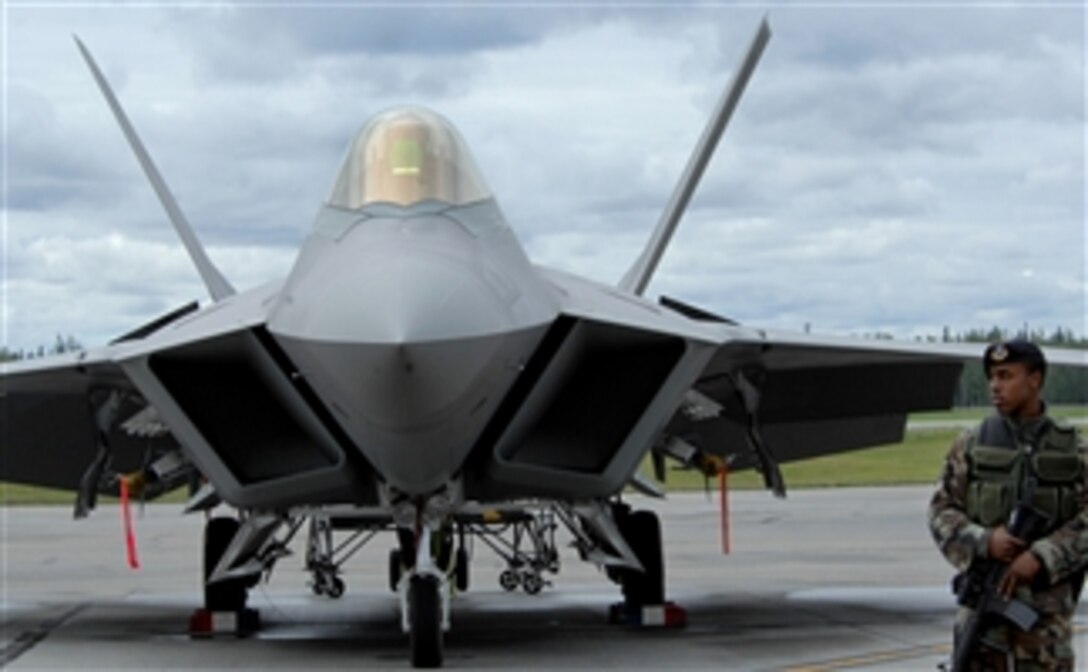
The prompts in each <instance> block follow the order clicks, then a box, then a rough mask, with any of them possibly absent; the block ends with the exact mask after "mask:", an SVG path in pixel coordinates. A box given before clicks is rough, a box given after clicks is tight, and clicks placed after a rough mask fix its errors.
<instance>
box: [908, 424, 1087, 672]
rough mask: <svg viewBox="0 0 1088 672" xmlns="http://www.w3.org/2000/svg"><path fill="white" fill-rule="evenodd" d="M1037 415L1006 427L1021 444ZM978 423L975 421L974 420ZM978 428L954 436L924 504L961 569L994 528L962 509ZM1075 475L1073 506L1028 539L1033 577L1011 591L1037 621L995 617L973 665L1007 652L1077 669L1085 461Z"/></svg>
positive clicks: (1025, 663)
mask: <svg viewBox="0 0 1088 672" xmlns="http://www.w3.org/2000/svg"><path fill="white" fill-rule="evenodd" d="M1044 422H1049V420H1047V419H1045V417H1043V418H1035V419H1032V420H1030V421H1027V422H1024V423H1022V424H1016V423H1012V424H1010V429H1011V430H1012V431H1013V432H1014V433H1015V435H1016V437H1017V439H1016V440H1017V441H1018V442H1019V443H1021V445H1023V443H1026V441H1025V437H1027V436H1032V435H1034V433H1035V432H1037V430H1038V428H1039V427H1040V426H1041V423H1044ZM980 429H981V428H980ZM977 435H978V431H967V432H964V433H963V435H961V436H960V437H959V438H958V439H957V440H956V441H955V442H954V443H953V444H952V448H951V450H949V452H948V457H947V458H946V461H945V465H944V471H943V473H942V475H941V480H940V483H939V484H938V488H937V491H936V493H934V495H933V500H932V501H931V502H930V507H929V528H930V532H931V533H932V535H933V539H934V541H936V543H937V546H938V547H939V548H940V550H941V552H942V553H943V554H944V556H945V558H947V560H948V561H949V562H950V563H951V564H952V565H953V566H955V568H956V569H957V570H958V571H960V572H963V571H966V570H967V568H968V567H969V566H970V565H971V563H972V562H973V561H974V560H975V559H978V558H985V557H986V556H987V555H988V545H989V540H990V535H991V534H992V531H991V530H992V528H987V527H984V526H983V525H982V524H980V522H979V521H978V520H975V519H972V517H971V516H969V515H968V510H969V506H968V498H969V490H970V487H971V483H972V475H971V474H972V470H971V463H970V457H969V453H970V451H971V447H972V446H973V445H974V443H975V441H976V437H977ZM1078 448H1079V453H1080V460H1081V462H1082V464H1083V462H1084V454H1085V453H1084V451H1085V446H1084V444H1079V446H1078ZM1080 474H1081V476H1080V479H1079V480H1078V482H1077V483H1076V487H1075V490H1076V502H1077V507H1078V508H1077V509H1076V510H1075V511H1074V512H1073V515H1072V516H1070V517H1067V519H1065V520H1062V521H1059V524H1058V527H1057V529H1055V530H1054V531H1053V532H1051V533H1050V534H1049V535H1047V536H1045V537H1043V538H1041V539H1039V540H1037V541H1036V542H1035V543H1033V544H1032V545H1031V552H1033V553H1034V554H1035V555H1036V556H1037V557H1038V558H1039V560H1040V562H1041V563H1042V569H1040V572H1039V574H1040V576H1039V577H1038V578H1037V579H1036V581H1035V585H1033V586H1030V587H1025V586H1021V587H1019V588H1017V590H1016V597H1017V598H1018V599H1020V600H1022V601H1024V602H1025V603H1027V604H1029V605H1031V606H1032V607H1033V608H1034V609H1035V610H1036V611H1037V612H1039V614H1040V619H1039V621H1038V623H1037V624H1036V626H1035V627H1034V628H1033V629H1032V630H1030V631H1028V632H1020V631H1019V630H1017V629H1016V628H1015V627H1009V626H1006V625H998V626H994V627H991V628H989V629H988V630H987V631H985V632H984V633H983V635H982V641H983V642H985V643H986V644H988V645H989V647H979V650H978V652H977V653H976V654H975V656H974V657H973V658H972V660H973V664H972V669H974V670H985V671H987V672H989V671H990V670H1005V669H1009V668H1008V664H1007V660H1008V657H1007V655H1006V654H1005V653H1003V651H1008V652H1010V653H1011V655H1012V658H1013V660H1014V661H1015V668H1014V669H1015V670H1017V672H1028V671H1030V672H1033V671H1035V670H1056V671H1062V672H1066V671H1068V672H1072V670H1073V669H1075V664H1074V655H1073V648H1072V619H1073V613H1074V611H1075V610H1076V601H1077V598H1078V597H1079V595H1078V592H1079V585H1077V584H1079V580H1078V576H1079V575H1080V574H1081V572H1082V571H1083V568H1084V566H1085V564H1086V563H1088V469H1086V468H1081V469H1080ZM970 615H971V611H970V610H969V609H967V608H962V607H961V609H960V612H959V613H958V614H957V618H956V633H957V635H958V634H959V632H960V631H961V628H962V626H963V625H964V624H965V623H966V621H967V619H968V618H969V616H970Z"/></svg>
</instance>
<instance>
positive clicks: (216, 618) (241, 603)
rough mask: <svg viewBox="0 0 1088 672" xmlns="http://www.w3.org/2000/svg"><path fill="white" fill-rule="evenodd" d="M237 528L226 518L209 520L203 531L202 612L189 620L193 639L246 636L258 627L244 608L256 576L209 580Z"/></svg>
mask: <svg viewBox="0 0 1088 672" xmlns="http://www.w3.org/2000/svg"><path fill="white" fill-rule="evenodd" d="M240 527H241V524H240V523H239V522H238V520H236V519H234V518H229V517H220V518H211V519H209V520H208V522H207V524H206V525H205V527H204V572H203V573H204V608H203V609H198V610H197V611H196V612H195V613H194V614H193V616H192V618H191V619H190V622H189V631H190V633H191V634H192V635H193V636H194V637H210V636H212V635H216V634H229V635H238V636H240V635H247V634H250V633H252V632H254V631H256V630H257V629H258V627H259V617H258V614H257V612H256V611H254V610H253V609H247V608H246V601H247V600H248V597H249V589H250V588H252V587H253V586H254V585H256V583H257V581H258V580H259V579H260V574H252V575H248V576H240V577H234V578H229V579H222V580H219V581H214V582H213V581H211V580H210V579H211V578H212V575H213V573H214V572H215V569H216V567H218V565H219V563H220V561H221V560H222V559H223V557H224V556H225V555H226V553H227V549H229V548H230V545H231V542H233V541H234V538H235V536H236V535H237V534H238V530H239V528H240Z"/></svg>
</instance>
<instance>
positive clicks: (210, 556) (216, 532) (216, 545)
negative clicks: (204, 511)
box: [204, 518, 249, 611]
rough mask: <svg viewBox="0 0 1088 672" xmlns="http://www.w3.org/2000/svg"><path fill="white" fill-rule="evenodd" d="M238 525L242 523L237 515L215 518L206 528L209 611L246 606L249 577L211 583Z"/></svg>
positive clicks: (232, 609)
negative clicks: (235, 517)
mask: <svg viewBox="0 0 1088 672" xmlns="http://www.w3.org/2000/svg"><path fill="white" fill-rule="evenodd" d="M239 527H241V523H239V522H238V521H237V520H235V519H234V518H212V519H211V520H209V521H208V524H207V525H206V526H205V527H204V608H205V609H207V610H208V611H242V610H243V609H245V608H246V598H247V597H248V594H249V590H248V588H247V584H248V583H249V578H247V577H242V578H238V579H227V580H226V581H216V582H215V583H208V579H209V578H210V577H211V575H212V572H214V571H215V568H216V566H217V565H218V564H219V561H220V560H221V559H222V558H223V554H224V553H226V552H227V547H228V546H230V542H231V541H232V540H233V539H234V535H235V534H237V533H238V528H239Z"/></svg>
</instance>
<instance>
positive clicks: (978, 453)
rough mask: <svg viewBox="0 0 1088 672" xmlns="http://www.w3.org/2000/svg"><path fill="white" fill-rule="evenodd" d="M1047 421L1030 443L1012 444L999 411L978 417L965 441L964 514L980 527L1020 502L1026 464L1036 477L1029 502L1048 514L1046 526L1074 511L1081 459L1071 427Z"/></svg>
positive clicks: (999, 521) (1000, 520) (998, 520)
mask: <svg viewBox="0 0 1088 672" xmlns="http://www.w3.org/2000/svg"><path fill="white" fill-rule="evenodd" d="M1047 425H1048V426H1047V427H1046V428H1045V429H1044V430H1043V431H1042V434H1041V436H1040V437H1039V439H1038V440H1037V441H1036V445H1035V446H1034V448H1033V447H1032V446H1028V445H1023V446H1021V445H1018V444H1017V439H1016V438H1015V436H1014V435H1013V432H1012V429H1011V428H1010V427H1009V426H1008V425H1007V424H1006V421H1005V420H1004V418H1002V417H1001V416H997V415H994V416H991V417H988V418H986V419H985V420H983V421H982V424H981V425H979V428H978V431H977V432H976V433H975V435H974V436H973V437H972V440H971V441H970V442H969V443H968V446H967V464H968V468H969V470H970V480H969V481H968V486H967V515H968V517H969V518H971V519H972V520H973V521H975V522H976V523H978V524H980V525H982V526H984V527H995V526H997V525H1003V524H1005V523H1007V522H1008V519H1009V514H1010V513H1012V510H1013V509H1014V508H1015V507H1016V505H1017V504H1019V503H1020V500H1021V497H1022V492H1023V488H1024V485H1025V477H1026V476H1027V475H1028V469H1027V468H1028V467H1029V466H1030V469H1031V472H1033V473H1034V475H1035V477H1036V478H1037V479H1038V485H1037V486H1036V490H1035V497H1034V498H1033V501H1032V505H1033V506H1034V507H1035V508H1037V509H1039V510H1040V511H1042V512H1043V513H1045V514H1047V515H1048V516H1050V517H1051V520H1053V521H1054V522H1053V524H1052V527H1051V529H1052V530H1053V529H1055V528H1057V527H1059V526H1060V525H1062V524H1064V523H1065V522H1066V521H1068V520H1070V519H1071V518H1073V516H1075V515H1076V514H1077V512H1078V511H1079V510H1080V496H1081V490H1082V488H1083V470H1084V462H1083V460H1082V458H1081V453H1080V449H1079V446H1078V445H1077V433H1076V430H1075V429H1073V428H1071V427H1060V426H1058V425H1055V424H1054V423H1053V422H1048V423H1047ZM1028 460H1030V465H1029V464H1028ZM1048 532H1049V531H1048Z"/></svg>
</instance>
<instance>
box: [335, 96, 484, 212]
mask: <svg viewBox="0 0 1088 672" xmlns="http://www.w3.org/2000/svg"><path fill="white" fill-rule="evenodd" d="M490 197H491V193H490V191H489V190H488V188H487V185H485V184H484V181H483V179H482V178H481V177H480V173H479V171H478V170H477V169H476V164H475V163H474V162H473V160H472V156H471V155H470V154H469V152H468V148H467V147H466V146H465V141H464V140H463V139H462V138H461V135H460V134H459V133H458V132H457V129H455V128H454V127H453V125H452V124H450V122H448V121H446V120H445V119H444V118H443V117H441V116H439V115H438V114H435V113H434V112H431V111H430V110H426V109H423V108H419V107H402V108H397V109H393V110H389V111H388V112H384V113H382V114H379V115H378V116H376V117H374V118H373V119H371V120H370V121H369V122H367V124H366V126H364V127H363V128H362V130H360V131H359V134H358V135H356V136H355V139H354V140H353V141H352V143H351V146H350V147H349V148H348V153H347V156H346V157H345V158H344V163H343V165H342V166H341V167H340V174H339V176H338V177H337V178H336V185H335V186H334V187H333V190H332V194H331V195H330V196H329V204H330V205H334V206H337V207H340V208H347V209H349V210H357V209H359V208H362V207H363V206H366V205H369V204H371V203H392V204H395V205H402V206H407V205H412V204H414V203H419V202H421V201H427V200H434V201H440V202H445V203H450V204H453V205H464V204H467V203H473V202H475V201H479V200H483V199H486V198H490Z"/></svg>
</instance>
